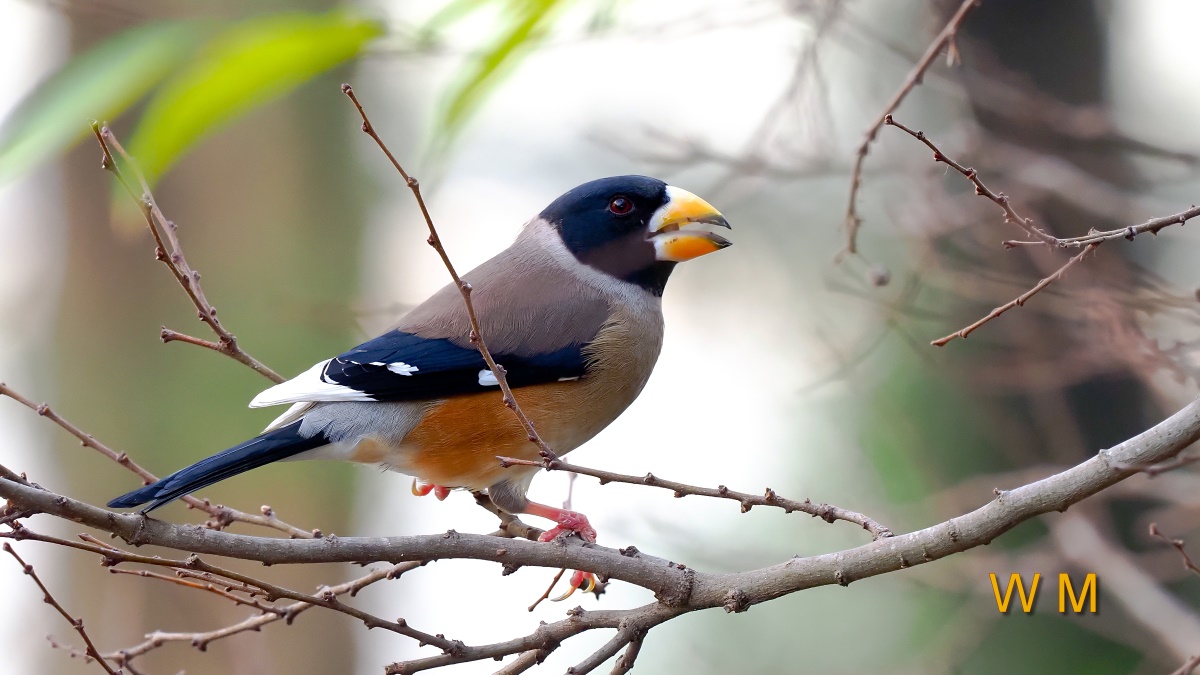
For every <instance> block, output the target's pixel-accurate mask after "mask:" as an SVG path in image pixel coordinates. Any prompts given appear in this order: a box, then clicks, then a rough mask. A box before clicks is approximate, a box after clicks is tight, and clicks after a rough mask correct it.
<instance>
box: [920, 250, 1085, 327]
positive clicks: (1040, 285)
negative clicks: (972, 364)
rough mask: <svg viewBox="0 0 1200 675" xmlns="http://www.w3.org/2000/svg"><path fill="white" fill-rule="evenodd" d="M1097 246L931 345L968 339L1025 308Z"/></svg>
mask: <svg viewBox="0 0 1200 675" xmlns="http://www.w3.org/2000/svg"><path fill="white" fill-rule="evenodd" d="M1097 246H1099V244H1088V245H1087V248H1085V249H1083V250H1082V251H1080V252H1079V253H1078V254H1077V255H1075V256H1074V257H1072V258H1071V259H1070V260H1068V261H1067V262H1066V263H1064V264H1063V266H1062V267H1060V268H1058V269H1057V270H1055V271H1054V273H1052V274H1051V275H1050V276H1048V277H1046V278H1044V279H1042V280H1041V281H1039V282H1037V285H1035V286H1034V287H1033V288H1031V289H1029V290H1028V291H1025V292H1024V293H1022V294H1021V295H1018V296H1017V297H1015V298H1013V299H1012V300H1009V301H1008V302H1006V303H1004V304H1003V305H1000V306H999V307H997V308H995V309H993V310H992V311H991V312H989V313H988V315H987V316H985V317H983V318H982V319H980V320H978V321H976V322H975V323H973V324H971V325H970V326H967V327H966V328H963V329H962V330H959V331H956V332H954V333H951V334H949V335H947V336H945V337H941V338H938V339H936V340H934V341H932V342H930V343H929V344H931V345H933V346H935V347H942V346H945V345H946V343H948V342H950V341H951V340H953V339H954V338H963V339H966V337H967V336H968V335H970V334H971V333H973V332H974V331H975V329H977V328H979V327H980V326H982V325H983V324H985V323H987V322H989V321H991V320H992V319H995V318H996V317H998V316H1000V315H1001V314H1003V313H1005V312H1007V311H1008V310H1010V309H1012V308H1013V307H1024V306H1025V303H1026V302H1028V301H1029V299H1030V298H1032V297H1033V296H1035V295H1037V294H1038V293H1039V292H1041V291H1042V290H1043V289H1045V288H1046V287H1047V286H1049V285H1050V284H1052V283H1054V282H1055V281H1058V280H1059V279H1061V278H1062V276H1063V275H1064V274H1066V272H1067V270H1069V269H1071V268H1072V267H1074V266H1075V265H1076V264H1078V263H1079V261H1081V260H1083V259H1084V257H1086V256H1087V254H1089V253H1091V252H1092V251H1094V250H1096V247H1097Z"/></svg>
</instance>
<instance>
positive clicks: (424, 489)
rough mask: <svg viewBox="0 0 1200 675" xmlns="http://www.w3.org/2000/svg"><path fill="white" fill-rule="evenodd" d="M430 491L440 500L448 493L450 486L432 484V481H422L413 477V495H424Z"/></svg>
mask: <svg viewBox="0 0 1200 675" xmlns="http://www.w3.org/2000/svg"><path fill="white" fill-rule="evenodd" d="M430 492H432V493H433V496H434V497H437V498H438V501H439V502H440V501H444V500H445V499H446V496H447V495H449V494H450V488H448V487H446V486H445V485H434V484H433V483H422V482H421V481H419V480H417V479H416V478H414V479H413V482H412V493H413V495H414V496H417V497H424V496H425V495H427V494H429V493H430Z"/></svg>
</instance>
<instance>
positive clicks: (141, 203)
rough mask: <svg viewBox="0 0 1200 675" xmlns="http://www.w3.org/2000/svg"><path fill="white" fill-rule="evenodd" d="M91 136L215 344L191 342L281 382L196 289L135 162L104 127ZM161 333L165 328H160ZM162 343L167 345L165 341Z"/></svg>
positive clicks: (172, 229)
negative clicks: (122, 163) (126, 170)
mask: <svg viewBox="0 0 1200 675" xmlns="http://www.w3.org/2000/svg"><path fill="white" fill-rule="evenodd" d="M92 133H94V134H95V135H96V140H97V141H98V142H99V143H100V148H101V150H103V152H104V156H103V157H102V158H101V161H100V166H101V168H103V169H104V170H105V171H108V172H109V173H111V174H112V175H113V176H115V177H116V179H117V182H118V183H120V184H121V187H122V188H124V189H125V192H127V193H128V194H129V196H130V198H131V199H133V200H134V201H135V202H136V203H137V205H138V210H139V211H141V213H142V217H143V218H145V220H146V226H147V227H149V228H150V233H151V234H152V235H154V243H155V247H154V257H155V259H156V260H161V261H162V262H163V264H165V265H166V266H167V269H169V270H171V274H173V275H174V276H175V280H176V281H178V282H179V285H180V286H182V287H183V290H184V292H185V293H187V296H188V298H189V299H190V300H191V301H192V305H194V306H195V307H196V314H197V316H198V317H199V318H200V320H201V321H203V322H204V323H206V324H208V327H209V328H211V329H212V332H213V333H215V334H216V335H217V338H218V340H217V342H205V341H200V340H194V341H191V342H192V344H196V345H199V346H202V347H206V348H208V349H212V350H213V351H216V352H219V353H221V354H224V355H226V356H228V357H230V358H231V359H233V360H235V361H237V362H239V363H242V364H244V365H247V366H249V367H250V368H252V369H253V370H254V371H255V372H257V373H259V374H261V375H262V376H263V377H266V378H267V379H269V380H271V381H272V382H275V383H276V384H278V383H280V382H283V381H284V379H285V378H283V377H282V376H281V375H279V373H276V372H275V371H274V370H271V369H270V368H268V367H267V366H266V365H264V364H263V363H262V362H261V361H259V360H258V359H256V358H254V357H253V356H251V355H250V354H248V353H247V352H246V351H245V350H244V349H242V348H241V347H240V346H239V345H238V341H237V338H236V337H234V335H233V333H230V332H229V331H228V330H227V329H226V328H225V326H224V325H222V324H221V320H220V319H218V318H217V308H216V307H213V306H212V303H210V302H209V301H208V298H206V297H205V296H204V289H203V288H202V287H201V286H200V273H199V272H197V271H196V270H194V269H192V267H191V265H189V264H188V261H187V258H186V257H184V255H183V247H182V246H181V245H180V243H179V236H178V233H177V232H176V225H175V223H174V222H173V221H170V220H167V218H166V216H164V215H163V213H162V211H161V210H160V209H159V208H158V203H157V202H156V201H155V200H154V195H153V194H152V193H151V192H150V185H149V183H147V182H146V177H145V176H144V175H142V172H141V170H139V169H138V168H137V165H136V163H135V162H134V161H133V159H132V158H131V157H130V156H129V154H128V153H126V152H125V148H123V147H121V144H120V143H119V142H118V141H117V138H116V136H115V135H113V132H112V130H111V129H109V128H108V127H107V126H102V125H101V124H100V123H99V122H92ZM113 150H116V152H117V154H118V155H120V156H121V158H122V159H123V160H124V161H125V162H126V164H127V165H128V166H129V168H130V171H131V172H132V173H133V175H134V178H135V179H136V180H137V183H138V186H139V187H140V189H141V194H140V195H139V194H138V193H137V191H136V190H134V187H133V186H132V185H131V184H130V182H129V180H128V179H127V178H126V177H125V174H124V172H122V171H121V168H120V167H119V166H118V165H117V162H116V160H115V159H114V158H113ZM163 330H164V333H165V332H166V329H165V328H164V329H163ZM163 341H164V342H170V340H167V339H165V336H164V340H163Z"/></svg>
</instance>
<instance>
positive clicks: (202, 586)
mask: <svg viewBox="0 0 1200 675" xmlns="http://www.w3.org/2000/svg"><path fill="white" fill-rule="evenodd" d="M108 571H109V572H111V573H113V574H129V575H133V576H137V577H144V578H147V579H159V580H161V581H165V582H167V583H170V584H176V585H178V586H185V587H187V588H195V589H199V590H202V591H208V592H209V593H212V594H214V595H218V596H220V597H222V598H225V599H226V600H232V601H233V603H234V604H237V605H244V606H246V607H253V608H254V609H257V610H259V611H262V612H266V613H270V614H278V615H280V616H283V615H285V614H286V610H283V609H280V608H278V607H275V606H274V605H265V604H263V603H261V602H259V601H257V600H254V599H247V598H242V597H239V596H236V595H234V594H233V593H230V592H229V591H226V590H223V589H220V588H217V587H216V586H215V585H214V584H212V583H210V582H204V583H201V582H197V581H188V580H187V579H181V578H179V577H172V576H169V575H166V574H159V573H157V572H151V571H149V570H123V569H121V568H119V567H110V568H108ZM180 571H184V570H180Z"/></svg>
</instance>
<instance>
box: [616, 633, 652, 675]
mask: <svg viewBox="0 0 1200 675" xmlns="http://www.w3.org/2000/svg"><path fill="white" fill-rule="evenodd" d="M643 637H644V636H641V635H638V636H636V637H634V638H633V639H632V640H630V641H629V646H628V647H626V648H625V653H624V654H621V656H620V658H618V659H617V662H616V664H615V665H613V669H612V672H611V673H610V675H625V673H628V672H629V671H631V670H633V662H634V661H636V660H637V657H638V653H639V652H640V651H642V638H643Z"/></svg>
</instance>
